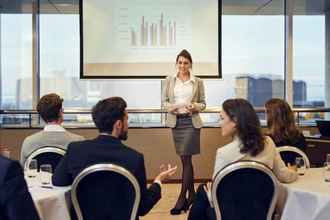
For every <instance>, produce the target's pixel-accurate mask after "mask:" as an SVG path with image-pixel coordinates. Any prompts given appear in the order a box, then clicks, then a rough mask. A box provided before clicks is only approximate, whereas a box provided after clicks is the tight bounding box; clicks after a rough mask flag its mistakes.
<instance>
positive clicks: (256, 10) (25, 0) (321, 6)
mask: <svg viewBox="0 0 330 220" xmlns="http://www.w3.org/2000/svg"><path fill="white" fill-rule="evenodd" d="M35 1H37V0H0V13H31V12H32V2H35ZM39 1H40V13H56V14H58V13H63V14H66V13H75V14H76V13H79V0H39ZM109 1H111V0H109ZM122 1H124V0H122ZM155 1H156V0H155ZM192 1H193V0H192ZM288 1H292V2H294V14H301V15H320V14H324V12H325V11H328V10H330V0H288ZM283 11H284V0H222V13H223V14H225V15H282V14H284V13H283Z"/></svg>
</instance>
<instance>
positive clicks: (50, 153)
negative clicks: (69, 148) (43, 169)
mask: <svg viewBox="0 0 330 220" xmlns="http://www.w3.org/2000/svg"><path fill="white" fill-rule="evenodd" d="M65 152H66V151H65V150H64V149H62V148H60V147H52V146H44V147H41V148H38V149H36V150H34V151H33V152H32V153H31V154H30V155H29V156H28V157H27V159H26V161H25V163H24V168H26V169H28V167H29V164H30V162H31V160H32V159H36V160H37V161H38V170H39V167H40V165H42V164H50V165H52V168H53V170H55V168H56V167H57V165H58V163H59V162H60V160H61V159H62V157H63V156H64V154H65Z"/></svg>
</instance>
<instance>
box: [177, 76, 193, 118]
mask: <svg viewBox="0 0 330 220" xmlns="http://www.w3.org/2000/svg"><path fill="white" fill-rule="evenodd" d="M194 83H195V77H194V76H193V74H190V79H189V80H187V81H185V82H183V81H181V80H180V79H179V78H178V77H177V76H176V80H175V86H174V105H175V106H176V107H177V108H178V110H177V111H178V113H179V114H184V113H188V111H187V109H186V106H188V105H189V104H190V103H191V99H192V95H193V94H192V93H193V84H194Z"/></svg>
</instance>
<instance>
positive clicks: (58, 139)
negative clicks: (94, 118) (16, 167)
mask: <svg viewBox="0 0 330 220" xmlns="http://www.w3.org/2000/svg"><path fill="white" fill-rule="evenodd" d="M62 102H63V99H61V97H60V96H58V95H56V94H54V93H51V94H48V95H45V96H43V97H42V98H41V99H40V100H39V102H38V105H37V111H38V113H39V115H40V116H41V118H42V119H43V120H44V121H45V122H46V125H45V127H44V129H43V131H39V132H37V133H35V134H33V135H31V136H28V137H26V138H25V140H24V142H23V144H22V149H21V164H22V165H23V166H24V163H25V161H26V159H27V157H28V156H29V155H30V154H31V153H32V152H33V151H35V150H36V149H39V148H41V147H44V146H52V147H60V148H62V149H65V150H66V148H67V146H68V144H69V143H71V142H73V141H81V140H84V138H83V137H81V136H79V135H76V134H73V133H71V132H68V131H66V130H65V129H64V128H63V127H62V126H61V124H62V122H63V110H62Z"/></svg>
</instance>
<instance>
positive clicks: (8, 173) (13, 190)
mask: <svg viewBox="0 0 330 220" xmlns="http://www.w3.org/2000/svg"><path fill="white" fill-rule="evenodd" d="M0 219H1V220H18V219H19V220H38V219H39V216H38V214H37V211H36V209H35V207H34V203H33V201H32V198H31V195H30V193H29V191H28V188H27V186H26V182H25V179H24V174H23V171H22V167H21V165H20V164H19V163H18V162H16V161H13V160H10V159H8V158H5V157H2V156H0Z"/></svg>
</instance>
